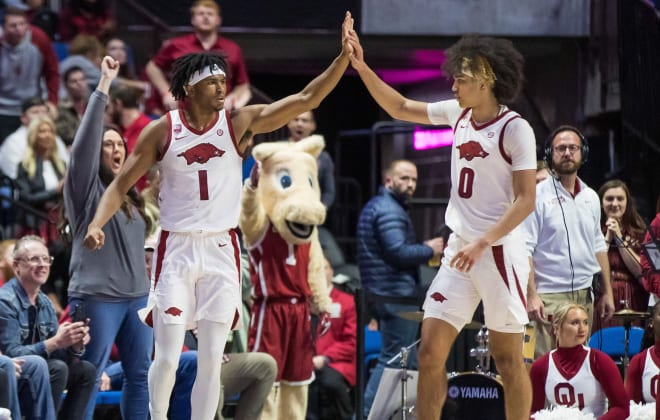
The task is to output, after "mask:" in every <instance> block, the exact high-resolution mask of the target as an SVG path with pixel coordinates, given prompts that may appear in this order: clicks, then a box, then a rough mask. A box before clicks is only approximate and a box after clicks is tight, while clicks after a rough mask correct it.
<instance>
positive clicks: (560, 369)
mask: <svg viewBox="0 0 660 420" xmlns="http://www.w3.org/2000/svg"><path fill="white" fill-rule="evenodd" d="M552 327H553V329H554V332H555V333H554V335H555V337H557V348H556V349H555V350H552V351H550V352H549V353H546V354H545V355H543V356H542V357H541V358H540V359H538V360H536V361H535V362H534V364H533V365H532V369H531V371H530V372H529V374H530V377H531V379H532V389H533V400H532V411H531V412H532V414H533V413H535V412H537V411H539V410H542V409H543V408H544V407H545V406H546V404H549V405H550V406H566V407H576V408H579V409H580V411H581V412H582V413H585V414H592V415H593V416H594V417H595V418H598V419H603V420H625V419H626V418H628V414H629V410H630V407H629V406H630V403H629V400H628V395H627V394H626V390H625V389H624V386H623V380H622V379H621V374H620V373H619V369H618V368H617V366H616V364H615V363H614V361H613V360H612V359H610V357H609V356H608V355H607V354H605V353H603V352H601V351H600V350H596V349H592V348H589V347H586V346H585V343H586V341H587V338H588V337H589V315H588V313H587V308H585V307H584V306H582V305H579V304H575V303H568V304H563V305H561V306H560V307H559V308H558V309H557V310H556V311H555V312H554V313H553V316H552Z"/></svg>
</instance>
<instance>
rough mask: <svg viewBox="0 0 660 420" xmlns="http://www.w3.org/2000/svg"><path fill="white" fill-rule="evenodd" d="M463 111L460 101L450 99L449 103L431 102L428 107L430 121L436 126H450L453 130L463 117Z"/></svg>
mask: <svg viewBox="0 0 660 420" xmlns="http://www.w3.org/2000/svg"><path fill="white" fill-rule="evenodd" d="M462 111H463V109H462V108H461V107H460V106H459V105H458V101H457V100H455V99H450V100H447V101H440V102H431V103H429V104H428V105H427V106H426V113H427V114H428V118H429V121H431V123H432V124H434V125H450V126H451V127H452V129H453V128H454V125H456V121H458V117H460V116H461V112H462Z"/></svg>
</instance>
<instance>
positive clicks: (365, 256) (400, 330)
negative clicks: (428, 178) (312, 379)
mask: <svg viewBox="0 0 660 420" xmlns="http://www.w3.org/2000/svg"><path fill="white" fill-rule="evenodd" d="M416 186H417V167H416V166H415V164H414V163H412V162H410V161H408V160H395V161H393V162H392V163H391V164H390V166H389V168H387V170H386V171H385V175H384V185H383V186H382V187H381V188H380V189H379V191H378V195H376V196H375V197H373V198H372V199H371V200H369V202H368V203H367V204H366V206H364V208H363V209H362V212H361V213H360V218H359V220H358V226H357V262H358V266H359V268H360V278H361V279H362V286H363V287H364V288H365V289H366V291H367V292H368V293H369V294H372V295H378V296H386V297H409V298H415V297H419V300H420V303H421V300H422V296H423V292H424V291H423V290H421V287H420V280H419V265H420V264H424V263H426V262H428V260H430V259H431V258H432V257H433V256H435V255H439V254H441V253H442V250H443V249H444V240H443V239H442V238H441V237H439V238H433V239H429V240H428V241H425V242H424V243H419V242H418V241H417V238H416V237H415V230H414V229H413V225H412V221H411V220H410V216H409V215H408V203H407V202H408V200H409V199H410V198H411V197H412V195H413V193H414V192H415V188H416ZM372 302H373V304H372V305H371V306H372V307H371V309H372V310H373V311H374V315H375V317H376V318H377V320H378V323H379V327H380V333H381V337H382V348H381V353H380V356H379V358H378V364H377V365H376V367H375V369H374V370H373V372H372V373H371V376H370V377H369V382H368V383H367V388H366V389H365V393H364V416H365V418H366V417H367V415H368V413H369V410H370V409H371V405H372V404H373V401H374V397H375V395H376V390H377V389H378V384H379V382H380V377H381V375H382V373H383V369H384V368H385V365H386V363H387V361H389V360H390V359H391V358H392V357H394V356H395V355H396V354H397V353H399V352H400V351H401V347H407V346H409V345H410V344H412V343H413V342H414V341H415V340H416V338H417V332H418V327H419V324H418V323H417V322H414V321H408V320H405V319H403V318H401V317H399V316H397V313H398V312H401V311H417V310H419V306H420V305H419V304H399V303H386V302H382V301H380V300H379V299H378V298H376V299H372ZM408 361H409V367H410V368H411V369H415V368H416V365H417V359H416V357H415V355H414V354H412V355H411V357H410V358H409V359H408Z"/></svg>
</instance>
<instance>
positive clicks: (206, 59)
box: [170, 52, 230, 101]
mask: <svg viewBox="0 0 660 420" xmlns="http://www.w3.org/2000/svg"><path fill="white" fill-rule="evenodd" d="M213 66H218V67H220V68H221V69H222V71H224V72H225V74H227V77H229V76H230V75H229V73H228V70H227V60H226V59H225V56H224V55H221V54H218V53H217V52H199V53H190V54H186V55H184V56H181V57H180V58H178V59H177V60H176V61H175V62H174V64H173V65H172V81H171V83H170V91H171V92H172V96H174V99H176V100H177V101H180V100H182V99H184V98H185V97H186V91H185V89H184V86H185V85H187V84H188V80H190V76H192V75H193V74H194V73H195V72H197V71H200V70H202V69H203V68H204V67H209V68H213Z"/></svg>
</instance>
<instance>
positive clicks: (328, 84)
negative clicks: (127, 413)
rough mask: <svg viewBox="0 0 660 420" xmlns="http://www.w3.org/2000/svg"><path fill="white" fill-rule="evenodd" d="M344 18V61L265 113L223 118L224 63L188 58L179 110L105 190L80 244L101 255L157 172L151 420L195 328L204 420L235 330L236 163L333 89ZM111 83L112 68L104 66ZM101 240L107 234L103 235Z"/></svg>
mask: <svg viewBox="0 0 660 420" xmlns="http://www.w3.org/2000/svg"><path fill="white" fill-rule="evenodd" d="M350 28H352V18H351V17H350V14H348V13H347V14H346V17H345V19H344V25H343V30H342V52H341V54H340V55H339V56H338V57H337V58H336V59H335V60H334V61H333V63H332V64H331V65H330V67H328V68H327V69H326V70H325V71H324V72H323V73H322V74H321V75H319V76H318V77H316V78H315V79H314V80H312V81H311V82H310V83H309V84H308V85H307V86H306V87H305V88H304V89H303V90H302V91H300V92H298V93H296V94H294V95H291V96H288V97H286V98H284V99H281V100H279V101H276V102H274V103H272V104H269V105H252V106H247V107H243V108H241V109H238V110H234V111H233V112H231V114H230V112H229V111H228V110H225V109H224V103H225V99H226V96H225V94H226V84H227V81H226V78H227V72H228V68H227V63H226V61H225V60H224V58H222V57H221V56H220V55H218V54H215V53H208V52H205V53H193V54H187V55H185V56H183V57H181V58H180V59H178V60H177V61H176V63H175V65H174V71H173V76H172V86H171V92H172V95H173V96H174V98H175V99H176V100H178V101H182V102H181V104H182V107H181V108H179V109H178V110H174V111H170V112H169V113H168V114H167V115H165V116H163V117H161V118H160V119H158V120H157V121H155V122H153V123H152V124H150V125H149V126H147V128H145V130H144V131H143V132H142V135H141V136H140V138H139V139H138V142H137V145H136V147H135V149H134V151H133V153H132V154H131V155H130V156H129V158H128V161H127V163H126V166H125V168H123V169H122V171H121V173H120V174H119V176H117V177H116V178H115V180H114V181H113V183H112V184H111V185H110V186H109V187H108V189H107V190H106V192H105V194H104V196H103V198H102V199H101V202H100V203H99V205H98V207H97V210H96V214H95V216H94V219H93V220H92V222H91V223H90V224H89V227H88V233H87V236H86V239H85V242H86V246H87V247H88V248H91V249H102V248H103V245H104V241H105V236H106V235H105V232H104V231H103V230H102V229H103V226H105V224H106V223H107V222H108V220H109V219H110V218H111V217H112V215H113V214H115V212H116V211H117V210H118V209H119V208H120V205H121V203H122V202H123V200H124V197H125V194H126V192H127V191H128V190H129V188H130V187H131V186H132V185H133V184H134V183H135V181H136V180H137V179H138V178H139V177H140V176H141V175H142V174H144V173H145V172H146V171H147V170H148V169H149V168H150V167H151V166H152V165H154V164H155V163H158V167H159V170H160V177H161V178H160V179H161V184H160V197H161V199H162V200H161V219H160V223H161V227H162V229H163V230H162V232H161V234H160V237H159V241H158V246H157V251H156V267H157V268H156V270H155V272H154V276H153V278H152V288H151V295H150V302H149V304H148V307H147V308H145V311H144V312H142V314H143V316H144V317H145V321H147V322H150V323H153V326H154V334H155V358H154V362H153V364H152V367H151V369H150V370H149V391H150V412H151V418H152V419H153V420H163V419H165V418H166V415H167V406H168V401H169V395H170V393H171V390H172V385H173V383H174V378H175V370H176V366H177V364H178V363H177V362H178V359H179V354H180V351H181V346H182V344H183V340H184V336H185V331H186V329H189V328H190V327H192V326H194V325H195V324H196V325H197V328H198V340H199V345H198V369H197V378H196V380H195V385H194V387H193V392H192V418H194V419H203V420H206V419H211V418H213V415H214V414H215V410H216V408H217V400H214V399H213V398H209V397H208V396H209V395H219V392H220V370H221V364H220V361H221V358H222V350H223V348H224V345H225V342H226V339H227V334H228V332H229V329H230V328H231V327H232V326H234V325H235V324H236V323H237V322H239V321H240V305H241V290H240V280H239V279H240V277H239V276H240V273H239V271H240V267H239V265H240V261H239V255H240V248H239V244H238V237H237V234H236V232H235V230H234V228H235V227H236V225H237V223H238V215H239V209H240V194H241V175H242V158H243V155H244V154H245V152H246V150H247V148H248V147H249V141H250V139H251V138H252V135H253V134H258V133H263V132H269V131H272V130H274V129H277V128H279V127H281V126H282V125H283V124H285V123H286V122H287V121H289V120H290V119H291V118H293V117H294V116H296V115H298V114H300V113H301V112H303V111H305V110H308V109H312V108H315V107H317V106H318V105H319V103H320V102H321V100H322V99H323V98H324V97H325V96H327V94H328V93H330V91H331V90H332V89H333V88H334V86H335V85H336V84H337V83H338V82H339V79H340V78H341V75H342V74H343V73H344V71H345V69H346V67H347V65H348V55H349V53H350V52H351V49H350V47H349V46H348V45H347V41H346V38H347V32H348V30H349V29H350ZM104 60H105V62H106V63H107V64H108V66H109V67H111V68H113V72H114V73H115V74H116V71H117V69H116V67H117V64H116V62H115V61H114V60H112V59H110V58H109V57H108V58H105V59H104ZM106 230H107V228H106Z"/></svg>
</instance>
